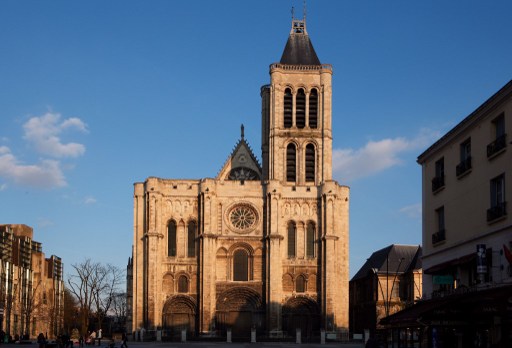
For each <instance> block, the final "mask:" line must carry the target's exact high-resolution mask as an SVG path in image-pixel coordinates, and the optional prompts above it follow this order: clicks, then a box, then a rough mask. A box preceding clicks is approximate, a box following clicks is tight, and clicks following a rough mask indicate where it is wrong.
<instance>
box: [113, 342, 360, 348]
mask: <svg viewBox="0 0 512 348" xmlns="http://www.w3.org/2000/svg"><path fill="white" fill-rule="evenodd" d="M127 344H128V348H184V347H201V348H210V347H211V348H220V347H230V348H254V347H259V346H261V347H269V348H270V347H275V348H278V347H284V348H292V347H296V348H321V347H324V348H334V347H339V348H364V344H363V343H344V342H343V343H342V342H328V343H326V344H320V343H302V344H296V343H292V342H256V343H250V342H246V343H244V342H234V343H227V342H204V341H191V342H184V343H182V342H127ZM116 348H120V345H118V344H116Z"/></svg>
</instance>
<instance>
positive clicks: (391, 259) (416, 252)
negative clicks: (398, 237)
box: [351, 244, 421, 281]
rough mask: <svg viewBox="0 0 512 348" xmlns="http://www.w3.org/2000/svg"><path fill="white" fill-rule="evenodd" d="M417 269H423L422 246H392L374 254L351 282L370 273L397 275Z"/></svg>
mask: <svg viewBox="0 0 512 348" xmlns="http://www.w3.org/2000/svg"><path fill="white" fill-rule="evenodd" d="M417 269H421V246H419V245H397V244H391V245H390V246H388V247H386V248H384V249H381V250H378V251H376V252H374V253H373V254H372V256H370V258H369V259H368V260H366V262H365V264H364V265H363V266H362V267H361V269H359V271H358V272H357V273H356V275H355V276H354V277H353V278H352V280H351V281H353V280H357V279H360V278H364V277H366V276H367V275H368V273H369V272H375V273H389V274H395V273H404V272H410V271H413V270H417Z"/></svg>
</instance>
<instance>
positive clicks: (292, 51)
mask: <svg viewBox="0 0 512 348" xmlns="http://www.w3.org/2000/svg"><path fill="white" fill-rule="evenodd" d="M280 63H281V64H289V65H321V63H320V59H318V56H317V55H316V52H315V49H314V48H313V44H312V43H311V40H310V39H309V36H308V35H307V34H305V33H300V34H293V33H292V34H290V36H289V37H288V41H287V42H286V46H285V48H284V51H283V55H282V56H281V61H280Z"/></svg>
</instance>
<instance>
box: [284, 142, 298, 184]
mask: <svg viewBox="0 0 512 348" xmlns="http://www.w3.org/2000/svg"><path fill="white" fill-rule="evenodd" d="M296 178H297V149H296V148H295V144H288V146H287V147H286V181H288V182H295V180H296Z"/></svg>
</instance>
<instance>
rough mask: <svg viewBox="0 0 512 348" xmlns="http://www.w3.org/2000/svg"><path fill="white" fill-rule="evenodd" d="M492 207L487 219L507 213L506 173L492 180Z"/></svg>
mask: <svg viewBox="0 0 512 348" xmlns="http://www.w3.org/2000/svg"><path fill="white" fill-rule="evenodd" d="M490 188H491V208H490V209H488V210H487V221H492V220H495V219H497V218H500V217H502V216H505V215H507V210H506V207H507V206H506V203H507V202H506V201H505V174H501V175H499V176H497V177H495V178H494V179H492V180H491V185H490Z"/></svg>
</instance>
